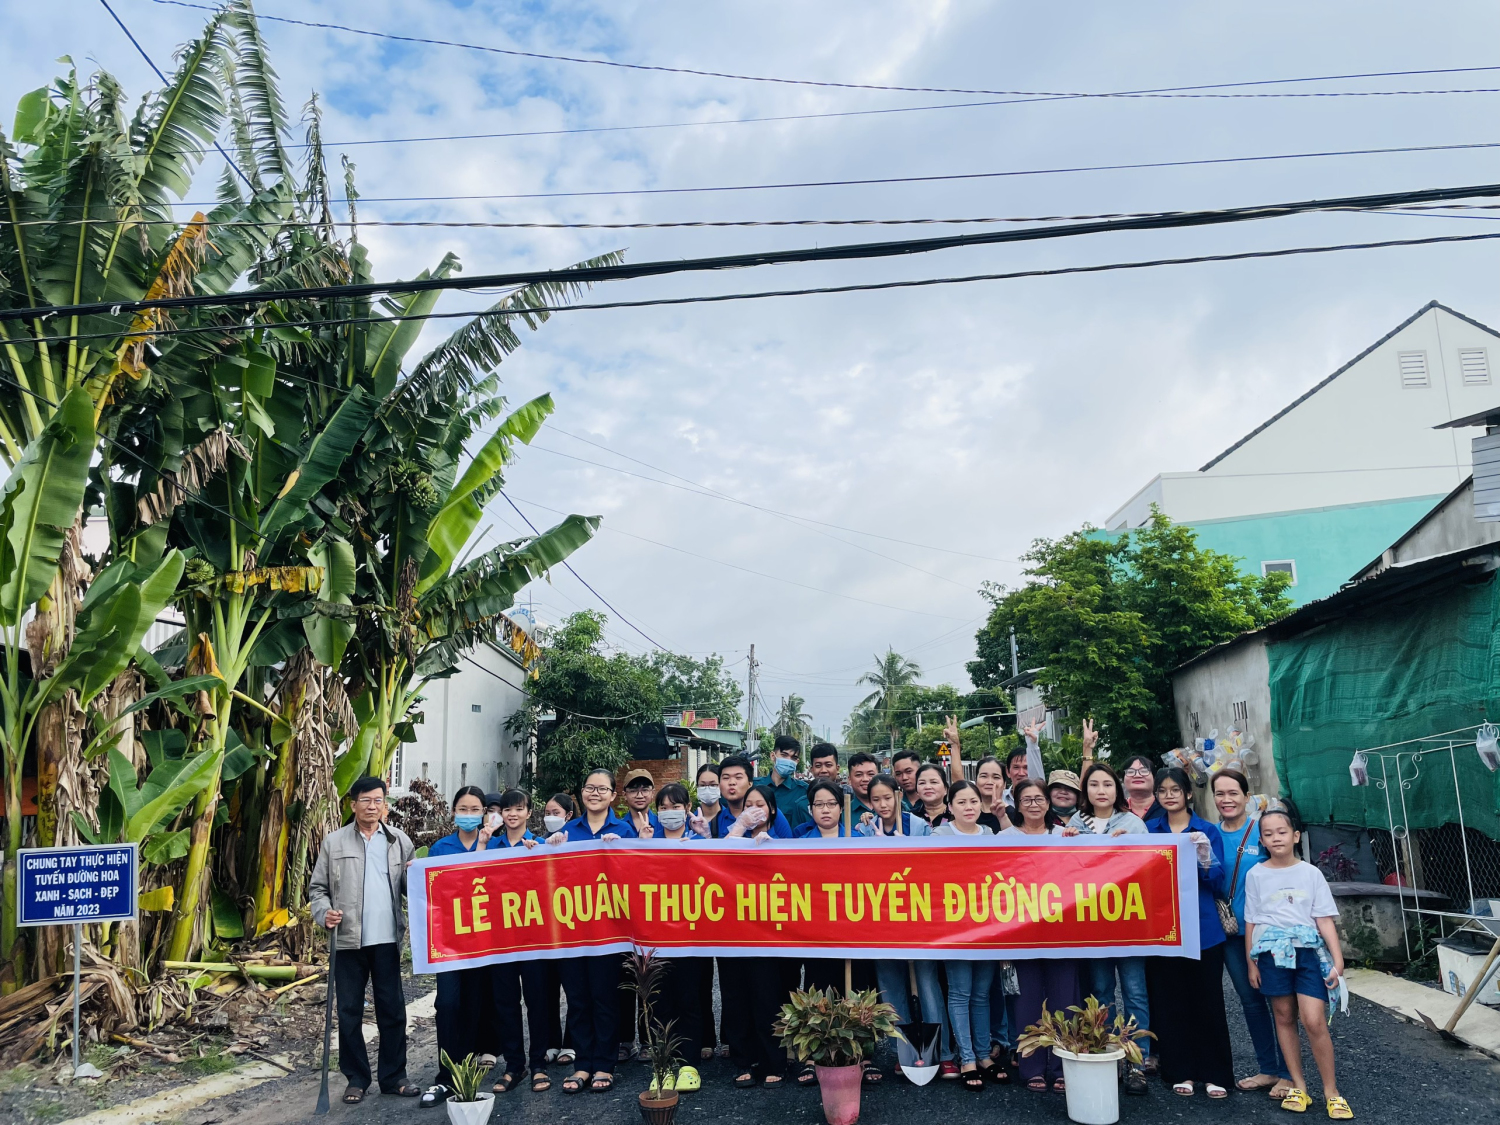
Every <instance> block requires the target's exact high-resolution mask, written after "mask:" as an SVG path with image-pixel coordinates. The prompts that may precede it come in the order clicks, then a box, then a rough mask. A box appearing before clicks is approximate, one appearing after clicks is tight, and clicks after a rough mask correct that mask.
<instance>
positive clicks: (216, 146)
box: [99, 0, 255, 190]
mask: <svg viewBox="0 0 1500 1125" xmlns="http://www.w3.org/2000/svg"><path fill="white" fill-rule="evenodd" d="M99 3H101V4H103V5H104V10H105V11H106V12H108V13H109V14H110V16H111V17H112V18H113V19H114V21H115V23H117V24H119V25H120V30H121V31H123V32H124V33H125V38H126V39H129V40H130V42H131V44H132V45H133V46H134V47H135V49H136V50H137V51H138V52H140V56H141V58H143V59H145V60H146V65H147V66H149V67H150V68H151V69H152V70H153V71H155V72H156V77H158V78H160V79H161V81H162V84H163V85H166V86H169V85H171V80H170V79H169V78H168V77H167V76H166V75H165V74H163V73H162V72H161V67H159V66H157V65H156V63H155V62H154V61H152V58H151V56H150V55H148V54H147V53H146V48H145V47H142V46H141V41H140V40H139V39H137V38H136V37H135V35H134V34H133V33H132V32H131V30H130V28H128V27H126V26H125V21H124V20H122V19H121V18H120V16H119V13H118V12H116V11H115V10H114V9H113V8H111V7H110V6H109V0H99ZM218 10H219V9H215V11H218ZM214 150H215V151H216V152H217V153H218V154H219V155H220V156H222V157H223V158H224V161H225V163H227V164H228V165H229V166H230V167H231V168H233V169H234V173H235V175H237V176H238V177H239V178H240V179H242V180H244V181H245V186H246V187H248V188H251V189H252V190H253V189H254V187H255V185H254V184H252V183H251V182H250V177H249V176H247V175H245V172H244V170H243V169H242V168H241V167H240V166H239V165H238V164H236V163H235V162H234V157H232V156H230V155H229V153H227V152H225V151H224V146H223V145H221V144H219V142H218V141H215V142H214ZM206 151H207V150H206V149H199V150H198V153H199V155H202V154H203V153H204V152H206Z"/></svg>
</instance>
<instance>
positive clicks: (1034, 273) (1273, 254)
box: [0, 232, 1500, 344]
mask: <svg viewBox="0 0 1500 1125" xmlns="http://www.w3.org/2000/svg"><path fill="white" fill-rule="evenodd" d="M1494 238H1500V232H1496V233H1492V234H1451V235H1437V236H1433V237H1430V238H1393V239H1383V240H1381V241H1378V242H1346V243H1340V244H1338V245H1333V246H1293V247H1288V248H1286V249H1282V250H1243V251H1239V252H1237V253H1233V254H1198V255H1194V256H1192V257H1186V258H1154V259H1147V260H1141V261H1128V262H1106V263H1103V264H1100V265H1093V266H1058V267H1054V268H1051V269H1036V270H1013V271H1011V272H1008V273H978V274H965V275H959V276H950V277H932V278H919V279H916V280H912V281H877V282H863V283H857V284H849V285H823V286H813V287H808V288H801V289H766V290H760V291H757V292H748V293H719V294H707V295H702V296H695V297H657V298H651V299H646V300H638V301H599V302H593V303H588V304H584V303H580V304H574V305H528V306H527V308H526V311H527V312H531V313H541V312H545V313H561V312H599V311H609V310H618V309H644V308H664V307H671V306H676V305H712V304H724V303H728V302H731V301H759V300H767V299H770V298H775V297H813V296H828V295H835V294H843V293H873V292H880V291H883V290H888V289H927V288H933V287H936V286H940V285H965V284H970V283H974V282H981V281H1015V280H1020V279H1025V278H1033V277H1065V276H1069V275H1072V274H1091V273H1112V272H1115V271H1119V270H1137V269H1155V268H1157V267H1161V266H1191V265H1203V264H1207V263H1213V262H1244V261H1252V260H1255V259H1261V258H1289V257H1298V256H1302V255H1307V254H1332V253H1339V252H1342V251H1346V250H1384V249H1392V248H1400V247H1409V246H1437V245H1441V244H1443V243H1459V242H1484V241H1488V240H1490V239H1494ZM8 311H10V310H0V319H4V318H5V317H6V315H7V312H8ZM48 315H51V313H50V312H49V314H48ZM516 315H518V312H517V311H516V310H513V309H493V308H490V309H469V310H464V311H460V312H447V313H438V312H433V313H422V314H408V315H403V314H399V313H398V314H392V315H390V316H386V317H338V318H329V319H325V320H293V321H276V322H275V323H274V324H272V323H270V322H256V323H252V324H228V325H201V326H196V327H187V328H169V329H160V330H154V331H153V332H151V333H150V335H151V336H152V337H153V338H156V337H167V336H194V335H201V334H204V333H209V334H218V335H221V336H222V335H228V334H230V333H233V332H259V331H264V330H265V329H266V328H270V327H279V328H312V327H325V328H331V327H336V326H340V325H347V324H393V323H396V322H398V321H424V320H455V319H471V318H472V319H477V318H482V317H491V316H501V317H504V316H516ZM122 334H123V333H122V332H77V333H71V334H67V335H61V336H24V337H18V338H17V339H18V340H24V341H25V342H27V343H31V344H41V343H66V342H67V341H69V340H106V339H107V340H117V339H119V338H120V337H121V335H122Z"/></svg>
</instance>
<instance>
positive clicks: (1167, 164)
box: [181, 142, 1500, 207]
mask: <svg viewBox="0 0 1500 1125" xmlns="http://www.w3.org/2000/svg"><path fill="white" fill-rule="evenodd" d="M1488 148H1500V142H1481V143H1474V144H1456V145H1407V146H1400V147H1396V148H1368V149H1341V150H1340V149H1330V150H1327V151H1323V152H1290V153H1270V154H1266V155H1257V156H1220V157H1207V158H1203V159H1198V160H1155V161H1146V162H1144V163H1137V164H1083V165H1075V166H1070V167H1059V168H1025V169H1018V170H1015V171H1006V172H954V173H948V174H943V175H935V176H881V177H876V178H873V179H862V180H804V181H792V182H787V183H775V184H728V185H714V186H709V187H678V188H615V189H610V190H599V191H538V192H519V193H510V194H505V195H499V194H485V195H391V196H370V197H368V198H366V197H361V198H360V203H461V202H474V201H483V200H511V199H589V198H605V197H614V196H625V195H692V194H704V193H709V192H731V191H781V190H783V189H790V188H825V187H868V186H872V185H875V186H879V185H886V184H924V183H946V182H952V181H958V180H991V179H1005V178H1013V177H1025V176H1060V175H1073V174H1077V173H1082V172H1131V171H1149V170H1152V169H1156V168H1196V167H1203V166H1209V165H1215V164H1254V163H1264V162H1267V161H1275V160H1312V159H1320V158H1324V157H1335V156H1382V155H1389V154H1393V153H1403V152H1460V151H1464V150H1467V149H1488ZM181 206H184V207H209V206H218V201H201V202H199V203H183V204H181Z"/></svg>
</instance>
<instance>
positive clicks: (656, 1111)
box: [620, 949, 682, 1125]
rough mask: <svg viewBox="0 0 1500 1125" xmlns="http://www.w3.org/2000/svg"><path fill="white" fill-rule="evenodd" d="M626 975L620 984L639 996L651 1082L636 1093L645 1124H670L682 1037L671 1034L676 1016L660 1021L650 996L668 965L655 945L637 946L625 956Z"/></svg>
mask: <svg viewBox="0 0 1500 1125" xmlns="http://www.w3.org/2000/svg"><path fill="white" fill-rule="evenodd" d="M625 966H626V971H627V979H626V980H625V982H624V983H623V984H622V985H620V987H621V988H628V989H630V990H631V991H633V992H634V993H635V994H636V995H637V996H639V997H640V998H641V1023H642V1026H643V1031H642V1034H643V1035H644V1036H645V1041H644V1043H643V1044H642V1046H643V1047H644V1048H645V1050H646V1058H647V1059H648V1060H649V1061H650V1063H651V1085H650V1086H649V1087H647V1088H646V1089H645V1090H644V1091H642V1092H641V1093H639V1094H637V1095H636V1102H637V1104H638V1105H639V1106H640V1110H641V1117H642V1118H643V1119H644V1120H645V1122H646V1125H672V1122H673V1121H674V1120H675V1119H676V1117H677V1091H676V1090H675V1089H673V1085H674V1079H675V1075H676V1073H677V1068H678V1066H679V1065H680V1063H681V1060H680V1059H679V1058H678V1057H677V1053H678V1051H679V1050H681V1048H682V1037H681V1036H679V1035H673V1034H672V1028H673V1026H674V1025H675V1024H676V1022H677V1021H676V1020H668V1021H667V1022H666V1023H665V1024H663V1023H662V1022H661V1021H660V1020H658V1019H657V1018H656V1015H655V1013H654V1012H653V1010H652V1003H651V1001H652V997H654V996H655V995H656V991H657V987H658V985H659V984H660V982H661V979H662V977H663V976H664V975H665V974H666V973H667V971H668V970H669V969H670V968H671V965H670V962H666V961H663V960H662V959H661V958H660V957H658V956H657V955H656V951H655V950H654V949H645V950H637V951H636V952H634V953H632V954H631V955H630V956H629V957H627V958H626V959H625Z"/></svg>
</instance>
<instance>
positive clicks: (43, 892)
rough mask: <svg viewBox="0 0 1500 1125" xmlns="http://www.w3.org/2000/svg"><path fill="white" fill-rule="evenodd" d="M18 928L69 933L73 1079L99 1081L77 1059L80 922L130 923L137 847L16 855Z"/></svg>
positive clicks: (51, 850)
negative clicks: (66, 930) (49, 928)
mask: <svg viewBox="0 0 1500 1125" xmlns="http://www.w3.org/2000/svg"><path fill="white" fill-rule="evenodd" d="M16 859H17V871H16V924H17V925H19V926H65V925H71V926H72V927H73V1077H74V1078H101V1077H103V1075H102V1074H100V1072H99V1071H98V1070H97V1069H96V1068H95V1067H93V1066H91V1065H89V1064H87V1063H83V1062H81V1061H80V1058H79V1048H80V1040H81V1038H82V1031H81V1027H80V1014H79V1010H80V1006H81V1003H82V1000H83V993H82V984H83V924H84V922H133V921H135V919H136V903H137V899H138V898H139V897H140V896H139V884H140V854H139V852H138V850H137V846H136V845H135V844H102V845H92V844H91V845H85V846H82V847H76V848H22V849H21V850H20V851H19V852H17V853H16Z"/></svg>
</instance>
